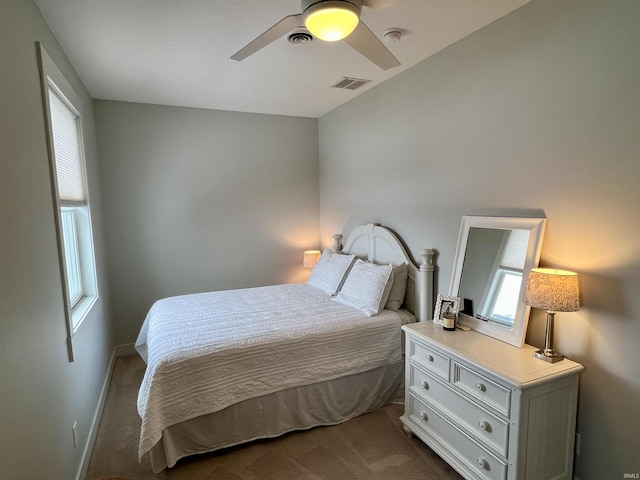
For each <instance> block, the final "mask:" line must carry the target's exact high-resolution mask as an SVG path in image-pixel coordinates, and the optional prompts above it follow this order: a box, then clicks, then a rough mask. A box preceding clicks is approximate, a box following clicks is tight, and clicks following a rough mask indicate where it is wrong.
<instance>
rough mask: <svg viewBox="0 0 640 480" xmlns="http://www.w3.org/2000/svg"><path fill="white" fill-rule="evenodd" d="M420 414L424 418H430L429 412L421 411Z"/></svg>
mask: <svg viewBox="0 0 640 480" xmlns="http://www.w3.org/2000/svg"><path fill="white" fill-rule="evenodd" d="M419 416H420V418H421V419H422V420H429V417H428V416H427V412H420V415H419Z"/></svg>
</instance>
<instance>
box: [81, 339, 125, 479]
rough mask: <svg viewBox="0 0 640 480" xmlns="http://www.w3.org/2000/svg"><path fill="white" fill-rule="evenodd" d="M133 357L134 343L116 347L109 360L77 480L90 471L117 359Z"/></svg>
mask: <svg viewBox="0 0 640 480" xmlns="http://www.w3.org/2000/svg"><path fill="white" fill-rule="evenodd" d="M132 355H137V352H136V349H135V345H134V344H133V343H127V344H125V345H116V346H115V347H114V348H113V352H112V353H111V360H109V368H107V374H106V376H105V379H104V383H103V384H102V390H101V392H100V398H99V399H98V406H97V407H96V413H95V415H94V416H93V421H92V422H91V429H90V430H89V438H88V439H87V443H86V445H85V448H84V451H83V452H82V462H81V463H80V468H79V469H78V474H77V475H76V480H83V479H84V478H85V476H86V475H87V470H88V469H89V462H90V460H91V453H92V452H93V447H94V445H95V443H96V438H97V436H98V427H99V426H100V418H102V412H103V411H104V405H105V403H106V401H107V393H108V392H109V383H110V382H111V375H112V374H113V368H114V366H115V364H116V359H117V358H118V357H128V356H132Z"/></svg>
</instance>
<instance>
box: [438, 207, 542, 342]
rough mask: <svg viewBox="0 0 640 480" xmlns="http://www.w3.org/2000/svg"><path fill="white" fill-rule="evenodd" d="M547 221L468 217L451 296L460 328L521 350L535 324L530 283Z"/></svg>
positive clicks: (457, 256) (464, 220)
mask: <svg viewBox="0 0 640 480" xmlns="http://www.w3.org/2000/svg"><path fill="white" fill-rule="evenodd" d="M545 224H546V219H544V218H514V217H475V216H464V217H463V218H462V226H461V228H460V237H459V238H458V248H457V251H456V258H455V262H454V271H453V276H452V278H451V288H450V290H449V294H450V295H452V296H457V297H460V299H461V300H460V301H461V310H460V317H459V322H460V323H462V324H464V325H467V326H469V327H471V328H473V329H474V330H477V331H479V332H481V333H484V334H486V335H490V336H492V337H494V338H497V339H499V340H502V341H504V342H507V343H510V344H512V345H516V346H518V347H521V346H522V344H523V342H524V336H525V334H526V329H527V323H528V319H529V307H527V306H526V305H525V304H524V303H523V302H522V295H523V289H524V285H525V283H526V282H525V280H526V278H527V276H528V274H529V271H530V270H531V268H533V267H535V266H537V265H538V260H539V258H540V250H541V246H542V236H543V234H544V227H545Z"/></svg>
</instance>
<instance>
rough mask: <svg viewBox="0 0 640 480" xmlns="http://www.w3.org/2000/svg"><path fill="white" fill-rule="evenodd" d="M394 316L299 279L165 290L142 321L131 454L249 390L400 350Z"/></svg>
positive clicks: (348, 368)
mask: <svg viewBox="0 0 640 480" xmlns="http://www.w3.org/2000/svg"><path fill="white" fill-rule="evenodd" d="M400 323H401V320H400V317H399V315H397V314H396V313H395V312H391V311H388V310H383V312H381V313H380V314H378V315H376V316H373V317H368V316H366V315H365V314H364V313H362V312H360V311H359V310H356V309H354V308H352V307H349V306H346V305H342V304H340V303H338V302H335V301H332V300H331V298H330V297H329V296H328V295H327V294H326V293H324V292H322V291H321V290H320V289H318V288H316V287H313V286H311V285H307V284H291V285H276V286H270V287H259V288H251V289H243V290H229V291H224V292H211V293H202V294H195V295H185V296H180V297H172V298H166V299H163V300H159V301H158V302H156V303H155V304H154V305H153V307H152V308H151V310H150V311H149V313H148V315H147V318H146V319H145V321H144V324H143V326H142V329H141V331H140V334H139V336H138V340H137V341H136V348H137V349H138V351H139V352H140V354H141V355H142V356H143V358H145V360H146V361H147V370H146V372H145V376H144V379H143V381H142V385H141V387H140V392H139V395H138V413H139V414H140V417H141V418H142V431H141V435H140V448H139V455H140V457H142V456H143V455H144V454H145V453H147V452H148V451H149V450H150V449H151V448H152V447H153V445H155V444H156V443H157V442H158V441H159V440H160V439H161V437H162V430H163V429H164V428H166V427H168V426H171V425H174V424H177V423H180V422H182V421H185V420H189V419H191V418H195V417H197V416H200V415H205V414H208V413H213V412H216V411H219V410H222V409H223V408H225V407H227V406H229V405H232V404H234V403H236V402H239V401H242V400H246V399H249V398H254V397H258V396H261V395H266V394H269V393H273V392H276V391H279V390H283V389H285V388H290V387H295V386H301V385H308V384H312V383H315V382H320V381H325V380H330V379H333V378H337V377H340V376H343V375H349V374H354V373H359V372H364V371H367V370H370V369H373V368H376V367H379V366H382V365H386V364H389V363H394V362H397V361H400V360H401V359H402V354H401V347H400V343H401V333H400V332H401V331H400V328H399V327H400Z"/></svg>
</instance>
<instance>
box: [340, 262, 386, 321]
mask: <svg viewBox="0 0 640 480" xmlns="http://www.w3.org/2000/svg"><path fill="white" fill-rule="evenodd" d="M392 284H393V267H392V266H391V265H376V264H375V263H369V262H363V261H362V260H360V259H358V260H356V263H354V264H353V267H351V271H349V275H347V279H346V280H345V281H344V285H342V288H341V289H340V293H338V295H337V296H336V297H335V298H334V300H336V301H337V302H340V303H343V304H345V305H350V306H352V307H354V308H357V309H358V310H362V311H363V312H364V313H366V314H367V315H368V316H370V317H371V316H372V315H375V314H376V313H378V312H379V311H380V310H382V308H383V307H384V304H385V303H386V301H387V298H388V297H389V290H390V289H391V285H392Z"/></svg>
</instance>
